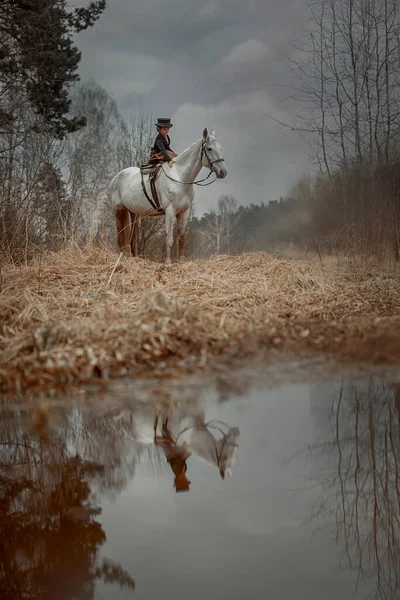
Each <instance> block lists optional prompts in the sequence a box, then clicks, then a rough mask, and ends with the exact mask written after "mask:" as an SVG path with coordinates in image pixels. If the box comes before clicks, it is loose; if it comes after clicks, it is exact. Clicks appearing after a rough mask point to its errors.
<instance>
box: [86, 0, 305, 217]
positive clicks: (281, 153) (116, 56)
mask: <svg viewBox="0 0 400 600" xmlns="http://www.w3.org/2000/svg"><path fill="white" fill-rule="evenodd" d="M304 15H305V0H274V1H272V0H241V1H239V0H204V1H203V2H199V1H198V0H135V1H134V2H133V1H132V0H108V6H107V8H106V11H105V12H104V14H103V15H102V17H101V19H100V21H99V22H98V23H97V24H96V25H95V26H94V27H93V28H91V29H89V30H88V31H85V32H83V33H82V34H80V35H79V39H78V45H79V48H80V49H81V50H82V52H83V57H82V62H81V67H80V73H81V78H82V80H83V81H85V80H86V79H90V78H91V79H94V80H95V81H96V82H97V83H99V84H100V85H101V86H103V87H104V88H105V89H106V90H107V91H108V92H109V93H110V94H111V95H112V96H113V97H114V98H115V100H116V101H117V103H118V105H119V108H120V109H121V111H122V112H123V113H124V114H125V115H129V114H130V113H133V112H135V111H137V110H141V111H143V110H144V111H149V112H151V113H152V114H153V115H154V116H155V117H171V118H172V122H173V123H174V128H173V129H172V131H171V140H172V144H171V146H172V148H173V149H174V150H175V151H176V152H178V153H179V152H181V151H182V150H184V149H185V148H186V147H188V146H189V145H190V144H191V143H192V142H194V141H196V140H197V139H199V138H200V136H201V132H202V130H203V128H204V127H205V126H207V127H209V128H211V127H214V128H215V131H216V135H217V137H218V139H219V140H220V142H221V143H222V144H223V146H224V148H225V159H226V166H227V169H228V177H227V178H226V179H225V180H224V181H217V182H216V183H215V184H213V185H212V186H210V187H207V188H204V189H200V188H197V190H196V197H195V204H196V213H197V214H201V213H202V212H204V211H206V210H210V209H211V208H212V206H213V205H215V204H216V202H217V200H218V198H219V196H220V195H221V194H231V195H233V196H234V197H235V198H236V200H237V202H238V204H242V205H246V204H250V203H251V202H254V203H260V202H262V201H266V202H268V201H270V200H273V199H275V198H279V196H281V195H282V196H283V195H285V194H287V193H288V192H289V191H290V188H291V187H292V185H293V184H294V183H295V182H296V180H297V178H298V177H299V176H300V175H301V174H303V173H304V172H305V171H307V169H308V168H309V167H308V163H309V160H308V148H307V146H306V145H305V143H304V141H303V140H302V139H301V138H300V137H299V136H298V134H296V133H292V132H290V131H288V130H283V129H282V128H281V127H280V126H279V125H277V124H276V123H275V122H274V121H272V120H271V119H270V118H269V117H268V114H270V113H272V114H274V115H275V117H277V118H278V119H281V120H283V121H289V120H290V117H291V115H292V114H294V113H295V112H296V105H295V104H294V105H293V103H292V105H289V103H285V102H283V99H284V98H285V97H287V96H288V95H289V94H290V91H289V90H288V88H287V87H285V86H288V85H290V84H292V83H293V79H292V76H291V75H290V72H289V69H288V66H287V65H286V64H285V61H284V59H283V57H282V52H284V51H285V50H288V48H289V42H293V41H295V40H296V39H297V38H298V35H299V30H300V23H301V19H302V18H303V17H304Z"/></svg>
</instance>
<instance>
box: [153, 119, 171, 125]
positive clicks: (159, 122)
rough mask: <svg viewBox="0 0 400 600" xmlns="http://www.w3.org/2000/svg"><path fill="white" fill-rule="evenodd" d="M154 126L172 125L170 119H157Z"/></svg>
mask: <svg viewBox="0 0 400 600" xmlns="http://www.w3.org/2000/svg"><path fill="white" fill-rule="evenodd" d="M156 127H173V125H172V123H171V119H158V120H157V123H156Z"/></svg>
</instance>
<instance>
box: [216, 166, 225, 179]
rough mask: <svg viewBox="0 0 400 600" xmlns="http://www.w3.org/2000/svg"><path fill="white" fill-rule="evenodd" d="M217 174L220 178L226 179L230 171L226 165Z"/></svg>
mask: <svg viewBox="0 0 400 600" xmlns="http://www.w3.org/2000/svg"><path fill="white" fill-rule="evenodd" d="M215 175H216V176H217V178H218V179H224V178H225V177H226V176H227V175H228V171H227V170H226V169H225V167H222V168H221V169H219V170H218V171H217V172H216V173H215Z"/></svg>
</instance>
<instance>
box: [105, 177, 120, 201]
mask: <svg viewBox="0 0 400 600" xmlns="http://www.w3.org/2000/svg"><path fill="white" fill-rule="evenodd" d="M118 175H119V173H118V174H117V175H115V177H113V178H112V179H111V181H110V183H109V184H108V188H107V198H108V200H109V201H110V202H111V204H114V205H116V204H118V199H117V198H115V193H116V192H117V182H118Z"/></svg>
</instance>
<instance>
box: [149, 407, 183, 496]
mask: <svg viewBox="0 0 400 600" xmlns="http://www.w3.org/2000/svg"><path fill="white" fill-rule="evenodd" d="M157 425H158V417H156V418H155V420H154V443H155V444H156V445H157V446H161V447H162V449H163V450H164V454H165V456H166V459H167V461H168V462H169V464H170V466H171V469H172V471H173V472H174V474H175V479H174V486H175V489H176V491H177V492H188V491H189V487H190V484H191V481H189V479H187V477H186V471H187V464H186V461H187V459H188V458H189V456H190V455H191V452H189V451H188V448H187V444H186V442H183V444H182V445H181V446H179V445H178V444H177V443H176V440H175V438H174V436H173V435H172V434H171V432H170V431H169V429H168V418H167V419H165V421H164V423H163V427H162V436H161V437H158V436H157Z"/></svg>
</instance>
